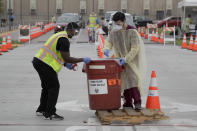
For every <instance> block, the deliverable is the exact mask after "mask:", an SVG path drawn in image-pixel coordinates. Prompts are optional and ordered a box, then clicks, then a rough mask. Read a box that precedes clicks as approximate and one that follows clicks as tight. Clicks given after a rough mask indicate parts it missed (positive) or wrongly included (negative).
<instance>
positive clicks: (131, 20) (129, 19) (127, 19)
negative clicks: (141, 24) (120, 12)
mask: <svg viewBox="0 0 197 131" xmlns="http://www.w3.org/2000/svg"><path fill="white" fill-rule="evenodd" d="M126 23H127V24H128V25H131V26H133V25H134V23H133V17H131V15H126Z"/></svg>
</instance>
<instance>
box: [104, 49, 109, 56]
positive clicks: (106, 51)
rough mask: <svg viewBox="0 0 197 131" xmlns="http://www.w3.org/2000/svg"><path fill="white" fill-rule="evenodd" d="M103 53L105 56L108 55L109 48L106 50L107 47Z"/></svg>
mask: <svg viewBox="0 0 197 131" xmlns="http://www.w3.org/2000/svg"><path fill="white" fill-rule="evenodd" d="M104 55H105V56H107V57H109V50H108V49H106V50H105V51H104Z"/></svg>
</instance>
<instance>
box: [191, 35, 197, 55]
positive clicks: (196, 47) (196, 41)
mask: <svg viewBox="0 0 197 131" xmlns="http://www.w3.org/2000/svg"><path fill="white" fill-rule="evenodd" d="M192 50H193V51H197V34H196V39H195V44H194V46H193V48H192Z"/></svg>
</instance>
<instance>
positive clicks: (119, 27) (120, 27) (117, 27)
mask: <svg viewBox="0 0 197 131" xmlns="http://www.w3.org/2000/svg"><path fill="white" fill-rule="evenodd" d="M113 29H115V30H121V29H122V26H121V25H116V24H115V25H114V27H113Z"/></svg>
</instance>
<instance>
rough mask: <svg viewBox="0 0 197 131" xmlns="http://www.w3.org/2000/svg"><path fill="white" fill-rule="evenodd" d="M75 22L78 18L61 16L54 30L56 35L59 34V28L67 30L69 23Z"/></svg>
mask: <svg viewBox="0 0 197 131" xmlns="http://www.w3.org/2000/svg"><path fill="white" fill-rule="evenodd" d="M75 21H76V17H73V16H60V17H58V19H57V21H56V26H55V28H54V33H57V32H58V29H59V28H61V29H62V30H65V28H66V27H67V25H68V23H70V22H75Z"/></svg>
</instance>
